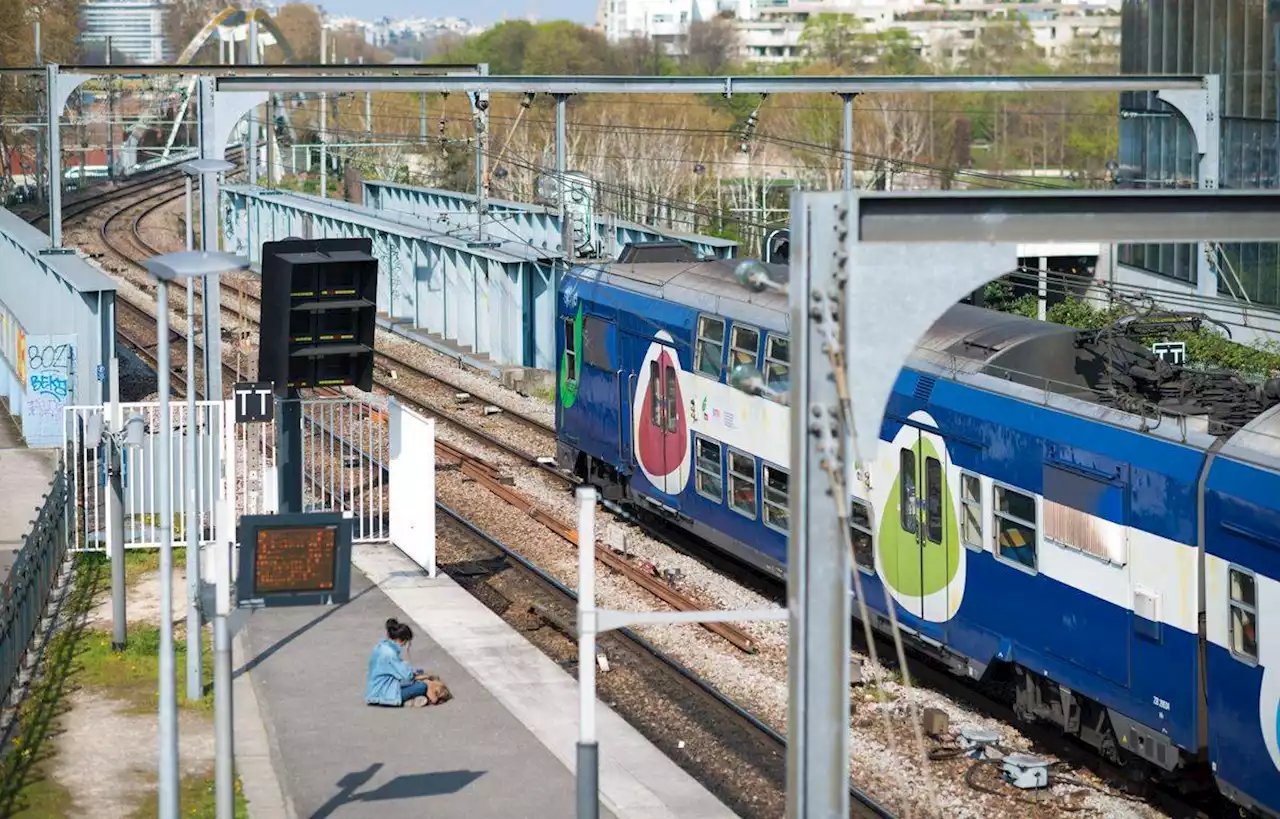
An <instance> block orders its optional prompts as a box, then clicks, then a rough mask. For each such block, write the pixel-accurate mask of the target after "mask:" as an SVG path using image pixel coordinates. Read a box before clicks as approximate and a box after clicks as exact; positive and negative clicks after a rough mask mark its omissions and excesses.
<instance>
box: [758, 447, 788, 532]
mask: <svg viewBox="0 0 1280 819" xmlns="http://www.w3.org/2000/svg"><path fill="white" fill-rule="evenodd" d="M760 472H761V478H762V480H763V481H764V525H765V526H769V527H771V528H773V529H777V530H778V531H780V532H785V531H787V530H788V529H790V528H791V515H790V512H789V509H788V506H787V490H788V489H789V487H790V480H791V476H790V475H788V474H787V470H785V469H780V468H779V467H776V466H769V465H768V464H761V465H760Z"/></svg>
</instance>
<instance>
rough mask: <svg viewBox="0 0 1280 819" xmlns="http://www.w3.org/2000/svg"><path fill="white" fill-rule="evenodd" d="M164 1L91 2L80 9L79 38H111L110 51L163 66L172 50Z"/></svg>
mask: <svg viewBox="0 0 1280 819" xmlns="http://www.w3.org/2000/svg"><path fill="white" fill-rule="evenodd" d="M164 15H165V4H164V2H163V0H90V2H86V3H84V4H83V5H82V6H81V7H80V26H81V28H80V37H81V39H82V40H84V41H86V42H101V41H102V40H103V39H105V38H106V37H110V38H111V49H112V51H115V52H117V53H120V54H124V55H126V56H127V57H128V58H129V60H130V61H131V62H134V63H139V64H144V65H147V64H155V63H164V62H167V61H168V60H169V59H170V58H172V56H173V54H172V49H171V48H170V46H169V43H168V42H167V41H166V39H165V34H164Z"/></svg>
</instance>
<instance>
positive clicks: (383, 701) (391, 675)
mask: <svg viewBox="0 0 1280 819" xmlns="http://www.w3.org/2000/svg"><path fill="white" fill-rule="evenodd" d="M413 674H414V670H413V669H412V668H410V667H409V664H408V663H406V662H405V661H404V660H402V659H400V646H398V645H396V644H395V643H394V642H393V641H391V640H386V639H384V640H382V641H381V642H379V643H378V644H377V645H376V646H374V648H373V656H371V657H370V658H369V681H368V683H367V684H366V685H365V691H364V701H365V702H366V703H368V704H370V705H399V704H400V686H402V685H406V684H408V683H410V682H412V681H413Z"/></svg>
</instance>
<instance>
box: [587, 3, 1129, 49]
mask: <svg viewBox="0 0 1280 819" xmlns="http://www.w3.org/2000/svg"><path fill="white" fill-rule="evenodd" d="M1120 3H1121V0H1060V1H1059V2H1052V1H1051V0H1042V1H1041V2H993V1H992V0H985V1H984V0H952V1H951V2H922V0H838V1H837V2H832V1H831V0H601V3H600V7H599V8H600V11H599V20H600V25H601V28H602V30H603V31H604V32H605V35H606V36H607V37H608V38H609V39H610V40H613V41H617V40H621V39H625V38H627V37H650V38H656V39H659V40H661V41H665V42H666V43H667V45H668V46H669V49H670V50H678V48H679V38H680V36H681V35H682V34H683V33H684V31H685V30H687V27H688V25H689V24H690V23H692V22H694V21H698V20H709V19H711V18H712V17H715V16H717V15H719V16H724V17H726V18H727V19H732V20H733V22H734V26H735V28H736V29H737V31H738V37H739V47H740V48H741V50H742V55H743V57H744V58H746V59H748V60H751V61H753V62H762V63H780V62H789V61H794V60H799V59H801V57H802V56H803V54H802V47H801V43H800V40H801V35H802V33H803V32H804V27H805V23H806V22H807V21H808V20H809V19H810V18H811V17H813V16H815V15H819V14H849V15H853V16H856V17H858V18H860V19H861V20H862V21H863V24H864V30H866V31H869V32H875V31H886V30H888V29H891V28H899V29H903V30H905V31H907V32H908V33H909V34H910V35H911V36H912V37H913V38H914V39H915V41H916V42H917V43H918V44H919V49H920V53H921V56H923V57H925V58H926V59H928V60H929V61H930V62H933V63H935V64H938V65H948V64H952V63H955V62H959V61H961V60H963V59H964V56H965V54H966V53H967V52H968V50H969V47H970V46H971V45H972V43H973V41H974V39H975V38H976V37H977V34H978V32H979V31H981V29H982V28H983V26H985V25H987V24H989V23H991V22H993V21H999V20H1005V19H1009V18H1011V17H1013V16H1014V15H1015V14H1016V15H1020V16H1021V17H1022V18H1024V19H1025V20H1026V21H1027V24H1028V26H1029V27H1030V28H1031V32H1032V36H1033V37H1034V38H1035V42H1036V44H1037V45H1038V46H1039V47H1040V48H1041V50H1042V51H1043V53H1044V55H1045V57H1047V58H1049V59H1056V58H1058V57H1060V56H1062V55H1063V54H1064V53H1065V52H1066V51H1067V50H1068V49H1069V48H1070V47H1071V46H1072V43H1073V42H1074V41H1075V40H1077V39H1078V38H1090V39H1091V40H1093V41H1094V42H1099V43H1105V44H1106V45H1109V46H1115V45H1117V44H1118V43H1119V41H1120Z"/></svg>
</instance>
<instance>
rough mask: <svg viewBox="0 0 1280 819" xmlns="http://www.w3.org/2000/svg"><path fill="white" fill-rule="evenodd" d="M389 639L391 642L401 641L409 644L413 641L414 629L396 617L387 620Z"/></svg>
mask: <svg viewBox="0 0 1280 819" xmlns="http://www.w3.org/2000/svg"><path fill="white" fill-rule="evenodd" d="M387 638H388V639H391V640H400V641H401V642H408V641H409V640H412V639H413V629H411V628H409V627H408V626H406V625H405V624H404V623H401V622H400V621H399V620H397V619H396V618H394V617H388V618H387Z"/></svg>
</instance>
